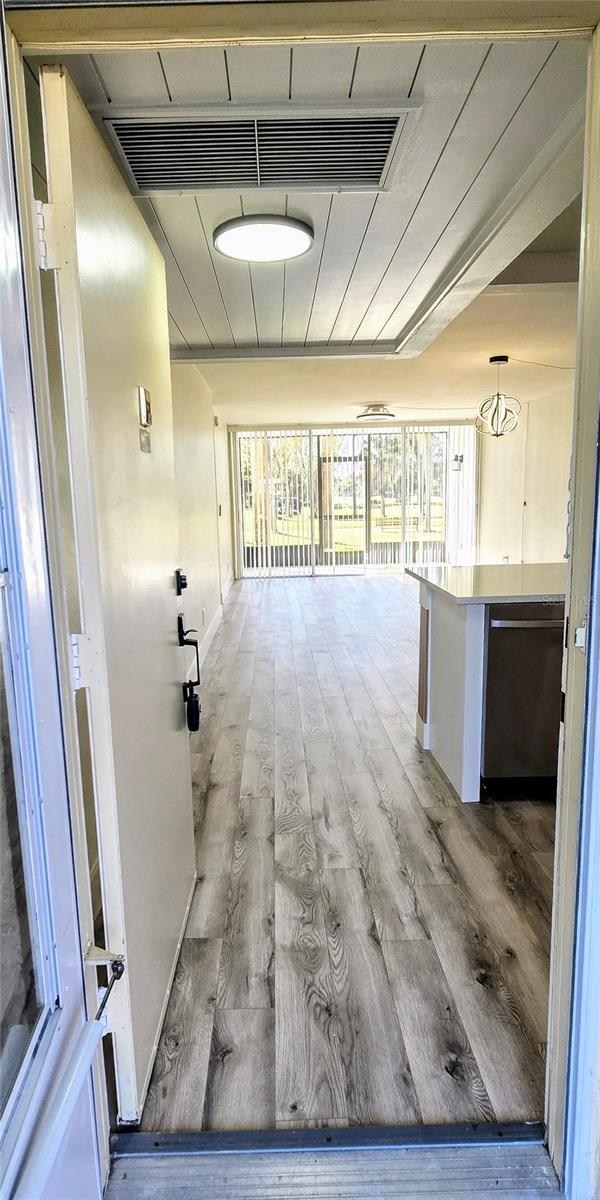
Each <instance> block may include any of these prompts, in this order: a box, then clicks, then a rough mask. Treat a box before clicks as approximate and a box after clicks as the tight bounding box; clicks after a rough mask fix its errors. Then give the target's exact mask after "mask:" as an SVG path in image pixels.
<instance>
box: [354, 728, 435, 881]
mask: <svg viewBox="0 0 600 1200" xmlns="http://www.w3.org/2000/svg"><path fill="white" fill-rule="evenodd" d="M367 757H368V762H369V767H370V769H371V774H372V775H373V778H374V780H375V783H376V784H377V788H378V791H379V795H380V796H381V803H382V805H383V807H384V809H385V813H386V816H387V819H388V821H389V823H390V825H391V827H392V830H393V833H394V838H395V840H396V844H397V846H398V849H399V851H400V853H401V855H402V857H403V860H404V861H405V862H406V864H407V869H408V871H409V873H410V878H411V879H412V880H413V882H419V883H450V882H451V879H450V877H449V875H448V870H447V867H446V863H445V858H444V851H443V849H442V847H441V846H440V842H439V839H438V837H437V832H436V825H435V823H434V821H433V820H432V819H431V816H430V812H431V810H428V809H424V808H423V806H422V804H420V802H419V800H418V798H417V795H416V792H415V790H414V788H413V786H412V784H411V783H410V780H409V779H408V776H407V775H406V772H405V770H404V768H403V766H402V764H401V762H400V760H399V758H398V756H397V754H396V752H395V750H393V749H390V750H371V751H369V754H368V756H367ZM435 811H436V810H435V809H434V810H433V812H434V813H435ZM451 811H454V810H451Z"/></svg>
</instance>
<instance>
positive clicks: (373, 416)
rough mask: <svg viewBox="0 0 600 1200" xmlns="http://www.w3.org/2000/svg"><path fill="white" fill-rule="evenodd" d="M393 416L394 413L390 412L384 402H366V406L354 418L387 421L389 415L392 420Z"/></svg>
mask: <svg viewBox="0 0 600 1200" xmlns="http://www.w3.org/2000/svg"><path fill="white" fill-rule="evenodd" d="M395 416H396V414H395V413H393V412H390V410H389V408H388V407H387V406H386V405H385V404H367V406H366V408H365V409H364V410H363V412H360V413H359V414H358V416H357V418H356V420H357V421H381V420H384V421H386V420H387V421H389V419H390V417H391V418H392V420H393V419H394V417H395Z"/></svg>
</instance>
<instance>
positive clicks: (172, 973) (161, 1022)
mask: <svg viewBox="0 0 600 1200" xmlns="http://www.w3.org/2000/svg"><path fill="white" fill-rule="evenodd" d="M197 880H198V876H197V873H196V871H194V877H193V880H192V886H191V889H190V894H189V896H188V899H187V903H186V906H185V913H184V917H183V921H182V925H181V930H180V933H179V937H178V939H177V947H176V950H175V955H174V958H173V965H172V967H171V971H170V974H169V982H168V986H167V990H166V993H165V998H164V1000H163V1005H162V1009H161V1013H160V1018H159V1022H158V1028H157V1032H156V1037H155V1039H154V1045H153V1047H152V1054H151V1056H150V1065H149V1067H148V1070H147V1072H146V1078H145V1080H144V1086H143V1088H142V1091H141V1096H140V1100H141V1109H140V1114H139V1115H140V1117H141V1115H142V1113H143V1111H144V1104H145V1103H146V1096H147V1094H148V1088H149V1087H150V1080H151V1078H152V1071H153V1068H154V1060H155V1058H156V1052H157V1050H158V1045H159V1042H160V1035H161V1033H162V1028H163V1025H164V1023H165V1017H166V1015H167V1008H168V1005H169V1000H170V998H171V991H172V988H173V980H174V979H175V972H176V970H177V963H178V962H179V955H180V954H181V944H182V942H183V939H184V937H185V931H186V928H187V923H188V919H189V915H190V909H191V907H192V901H193V899H194V892H195V891H196V883H197ZM129 1128H131V1126H129ZM140 1136H141V1137H143V1136H144V1135H143V1134H141V1135H140Z"/></svg>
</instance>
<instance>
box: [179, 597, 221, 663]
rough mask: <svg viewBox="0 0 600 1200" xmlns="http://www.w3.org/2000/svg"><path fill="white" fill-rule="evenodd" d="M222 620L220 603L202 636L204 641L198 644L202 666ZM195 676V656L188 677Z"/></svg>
mask: <svg viewBox="0 0 600 1200" xmlns="http://www.w3.org/2000/svg"><path fill="white" fill-rule="evenodd" d="M222 620H223V605H222V604H218V605H217V607H216V609H215V612H214V614H213V617H212V620H211V621H210V622H209V624H208V625H207V627H206V630H205V633H204V637H203V638H202V641H201V642H200V645H199V646H198V658H199V660H200V666H202V664H203V662H204V660H205V658H206V656H207V654H208V652H209V650H210V647H211V645H212V641H213V638H214V636H215V633H216V632H217V629H218V628H219V625H220V624H221V621H222ZM195 676H196V659H195V657H194V660H193V662H191V663H190V665H189V667H188V670H187V676H186V678H187V679H194V678H195Z"/></svg>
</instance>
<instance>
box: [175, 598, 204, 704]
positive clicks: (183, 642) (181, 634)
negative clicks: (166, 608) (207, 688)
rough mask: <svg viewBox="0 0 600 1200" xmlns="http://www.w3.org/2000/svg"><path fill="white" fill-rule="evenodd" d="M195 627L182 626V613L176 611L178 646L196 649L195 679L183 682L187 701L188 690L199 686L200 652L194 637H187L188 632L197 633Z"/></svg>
mask: <svg viewBox="0 0 600 1200" xmlns="http://www.w3.org/2000/svg"><path fill="white" fill-rule="evenodd" d="M197 632H198V630H197V629H185V628H184V613H182V612H179V613H178V640H179V644H180V646H193V648H194V650H196V679H190V680H188V682H186V683H185V684H184V700H185V701H187V697H188V695H190V691H193V689H194V688H199V686H200V654H199V649H198V642H197V638H196V637H188V634H197Z"/></svg>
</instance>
